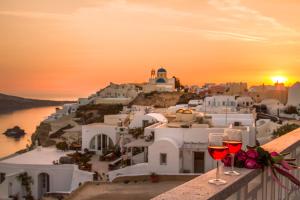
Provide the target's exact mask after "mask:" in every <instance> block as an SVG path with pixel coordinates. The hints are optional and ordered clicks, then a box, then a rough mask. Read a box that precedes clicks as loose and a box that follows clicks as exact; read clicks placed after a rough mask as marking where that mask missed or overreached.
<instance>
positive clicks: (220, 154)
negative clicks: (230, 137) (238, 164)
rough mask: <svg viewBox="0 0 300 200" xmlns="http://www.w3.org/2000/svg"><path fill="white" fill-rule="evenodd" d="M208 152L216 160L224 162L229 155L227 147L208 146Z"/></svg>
mask: <svg viewBox="0 0 300 200" xmlns="http://www.w3.org/2000/svg"><path fill="white" fill-rule="evenodd" d="M208 152H209V154H210V156H211V157H212V158H213V159H214V160H222V159H223V158H225V156H226V155H227V154H228V147H227V146H208Z"/></svg>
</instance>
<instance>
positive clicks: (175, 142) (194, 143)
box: [109, 112, 256, 180]
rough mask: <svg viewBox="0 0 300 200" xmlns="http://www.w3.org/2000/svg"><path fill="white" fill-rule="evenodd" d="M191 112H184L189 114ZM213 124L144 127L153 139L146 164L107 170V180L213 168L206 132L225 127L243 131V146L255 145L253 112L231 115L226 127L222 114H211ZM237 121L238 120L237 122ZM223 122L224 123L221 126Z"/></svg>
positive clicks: (149, 146) (184, 123)
mask: <svg viewBox="0 0 300 200" xmlns="http://www.w3.org/2000/svg"><path fill="white" fill-rule="evenodd" d="M190 114H192V112H191V113H187V115H190ZM211 118H212V121H213V123H214V124H217V125H219V127H211V128H210V127H209V125H208V124H199V123H197V122H195V121H194V122H193V121H192V122H191V124H190V126H188V127H187V126H185V125H186V121H182V122H179V121H173V122H170V123H157V124H154V125H151V126H149V127H147V128H145V131H144V135H145V138H152V139H153V143H152V144H151V145H148V144H147V145H148V146H146V144H145V149H146V150H147V154H148V159H146V160H148V162H147V163H139V164H136V165H133V166H129V167H125V168H123V169H119V170H115V171H111V172H109V178H110V180H113V179H114V178H115V177H117V176H123V175H124V176H125V175H127V176H129V175H137V174H139V175H141V174H149V173H151V172H155V173H158V174H181V173H204V172H206V171H208V170H210V169H212V168H214V167H215V162H214V161H213V160H212V158H211V157H210V155H209V154H208V151H207V145H208V135H209V133H220V134H222V133H224V131H225V129H227V128H228V127H229V128H230V129H238V130H240V131H241V132H242V138H243V145H244V148H245V146H246V145H255V139H256V137H255V134H256V132H255V124H254V121H255V119H254V115H251V114H248V115H245V114H244V115H241V114H231V116H228V123H233V124H234V125H230V126H226V125H224V123H223V122H225V115H222V114H220V115H217V114H213V115H212V116H211ZM238 122H239V123H238ZM222 125H223V126H222Z"/></svg>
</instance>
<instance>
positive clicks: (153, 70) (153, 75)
mask: <svg viewBox="0 0 300 200" xmlns="http://www.w3.org/2000/svg"><path fill="white" fill-rule="evenodd" d="M150 78H151V79H155V69H152V70H151V76H150Z"/></svg>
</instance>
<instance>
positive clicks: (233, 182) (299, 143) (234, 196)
mask: <svg viewBox="0 0 300 200" xmlns="http://www.w3.org/2000/svg"><path fill="white" fill-rule="evenodd" d="M262 147H263V148H264V149H265V150H267V151H269V152H272V151H276V152H290V153H291V157H293V158H296V159H297V164H298V165H299V164H300V129H297V130H295V131H292V132H290V133H287V134H286V135H283V136H281V137H279V138H277V139H275V140H273V141H271V142H269V143H267V144H265V145H263V146H262ZM239 172H241V175H240V176H225V175H223V176H222V178H223V179H225V180H226V181H227V184H226V185H222V186H215V185H211V184H209V183H208V180H210V179H212V178H214V177H215V174H216V170H215V169H214V170H211V171H209V172H207V173H205V174H203V175H201V176H199V177H197V178H195V179H193V180H191V181H189V182H187V183H185V184H183V185H180V186H178V187H176V188H174V189H172V190H170V191H168V192H165V193H163V194H161V195H159V196H157V197H155V198H154V200H171V199H172V200H176V199H178V200H181V199H184V200H186V199H200V200H204V199H209V200H224V199H228V200H244V199H253V200H273V199H276V200H277V199H278V200H284V199H295V200H296V199H300V188H295V187H292V185H291V183H290V182H289V181H288V180H287V179H286V178H285V177H283V176H280V175H278V176H279V179H280V181H281V182H282V183H283V185H284V186H285V187H287V188H289V190H287V189H284V188H283V187H280V186H279V185H278V184H277V183H275V181H273V180H272V178H271V176H270V174H269V171H268V170H267V169H265V170H264V171H263V170H248V169H239ZM293 175H294V176H295V177H297V178H298V179H299V178H300V169H298V170H294V171H293ZM291 188H292V189H291Z"/></svg>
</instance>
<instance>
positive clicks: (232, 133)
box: [223, 129, 242, 176]
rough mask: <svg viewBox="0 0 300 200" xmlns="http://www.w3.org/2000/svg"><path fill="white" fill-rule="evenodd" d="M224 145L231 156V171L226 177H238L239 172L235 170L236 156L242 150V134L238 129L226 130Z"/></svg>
mask: <svg viewBox="0 0 300 200" xmlns="http://www.w3.org/2000/svg"><path fill="white" fill-rule="evenodd" d="M223 145H224V146H226V147H228V152H229V153H230V155H231V170H229V171H227V172H225V174H226V175H230V176H236V175H240V173H239V172H237V171H235V170H234V156H235V154H236V153H237V152H239V151H240V150H241V148H242V132H241V131H240V130H237V129H225V134H224V140H223Z"/></svg>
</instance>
